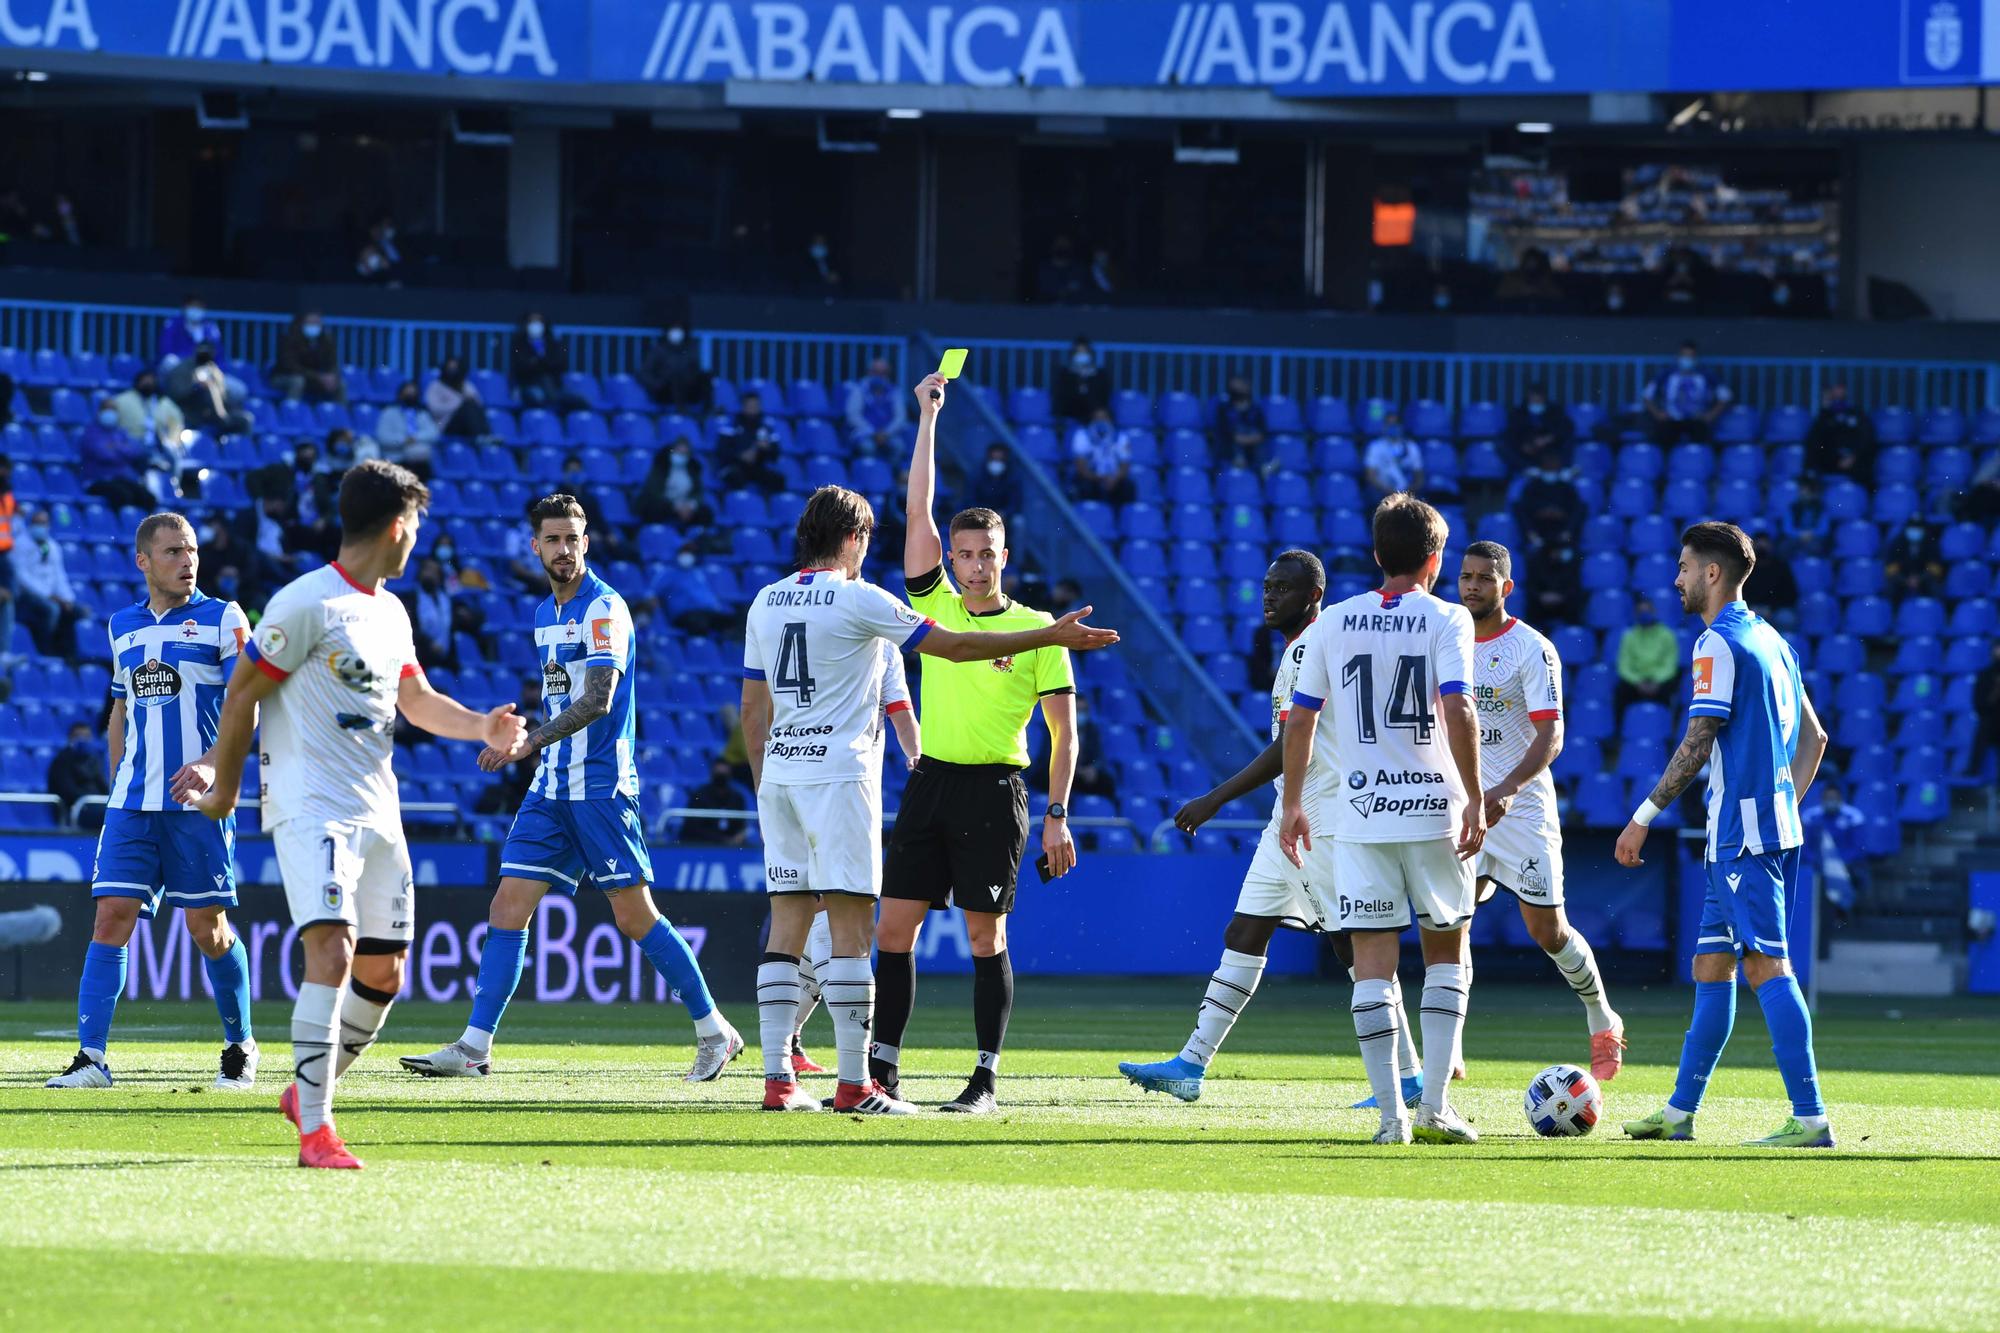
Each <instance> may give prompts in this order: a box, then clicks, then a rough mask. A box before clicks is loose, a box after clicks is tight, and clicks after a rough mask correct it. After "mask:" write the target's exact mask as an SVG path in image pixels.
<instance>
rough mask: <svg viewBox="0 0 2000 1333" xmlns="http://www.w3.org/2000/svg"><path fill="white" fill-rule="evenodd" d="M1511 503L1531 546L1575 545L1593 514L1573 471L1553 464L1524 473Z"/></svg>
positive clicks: (1512, 510) (1510, 508) (1516, 485)
mask: <svg viewBox="0 0 2000 1333" xmlns="http://www.w3.org/2000/svg"><path fill="white" fill-rule="evenodd" d="M1507 507H1508V509H1509V510H1510V511H1511V512H1512V513H1513V515H1514V522H1515V524H1516V525H1517V526H1518V527H1519V528H1520V529H1521V535H1522V536H1523V537H1525V538H1527V541H1528V545H1529V546H1530V547H1531V548H1532V547H1537V546H1575V545H1576V543H1577V541H1578V539H1579V538H1580V536H1581V535H1582V532H1583V521H1584V519H1585V518H1586V517H1588V516H1589V506H1587V505H1586V504H1585V503H1584V500H1583V496H1582V494H1581V493H1580V492H1578V490H1577V489H1576V483H1575V482H1574V481H1572V480H1571V479H1570V474H1569V473H1568V472H1567V471H1558V470H1556V469H1555V468H1552V467H1531V468H1529V469H1528V470H1527V471H1526V472H1525V473H1523V474H1522V475H1521V477H1520V479H1519V480H1517V481H1516V482H1515V483H1514V487H1513V492H1512V494H1510V495H1509V496H1508V497H1507ZM1564 619H1568V617H1564Z"/></svg>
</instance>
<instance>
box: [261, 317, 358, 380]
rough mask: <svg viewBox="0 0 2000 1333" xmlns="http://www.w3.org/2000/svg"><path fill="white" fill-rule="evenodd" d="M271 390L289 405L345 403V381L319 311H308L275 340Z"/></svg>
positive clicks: (293, 321) (296, 318)
mask: <svg viewBox="0 0 2000 1333" xmlns="http://www.w3.org/2000/svg"><path fill="white" fill-rule="evenodd" d="M271 387H272V388H273V389H276V390H277V391H278V393H279V395H280V396H281V397H283V398H284V399H285V400H286V401H288V402H297V401H299V400H301V399H303V400H304V401H306V402H308V403H344V402H346V401H347V381H346V380H345V379H344V378H342V376H341V372H340V350H339V349H338V348H336V347H335V346H334V345H333V339H332V338H331V337H329V336H327V332H326V321H325V320H324V319H323V318H321V316H320V313H319V311H317V310H308V311H306V312H305V313H304V314H301V315H298V316H296V317H295V318H294V319H293V320H292V326H291V327H290V328H288V329H286V330H285V336H284V337H282V338H280V339H279V340H278V364H277V366H276V367H275V368H274V369H273V370H272V372H271Z"/></svg>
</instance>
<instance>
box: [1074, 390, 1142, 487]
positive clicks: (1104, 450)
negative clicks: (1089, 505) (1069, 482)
mask: <svg viewBox="0 0 2000 1333" xmlns="http://www.w3.org/2000/svg"><path fill="white" fill-rule="evenodd" d="M1069 456H1070V466H1071V467H1072V468H1073V469H1074V470H1075V473H1076V494H1077V498H1078V499H1081V500H1105V501H1109V502H1110V503H1112V504H1125V503H1126V502H1128V501H1130V500H1131V499H1132V498H1133V495H1134V491H1133V486H1132V446H1131V444H1130V443H1128V442H1127V441H1126V439H1125V436H1124V435H1123V434H1122V433H1121V432H1120V431H1119V429H1118V428H1117V427H1116V426H1114V425H1112V424H1111V409H1110V408H1107V407H1100V408H1098V409H1097V411H1096V412H1094V413H1092V414H1091V418H1090V422H1089V424H1087V425H1083V426H1078V427H1077V428H1076V430H1075V432H1074V433H1072V434H1071V435H1070V439H1069Z"/></svg>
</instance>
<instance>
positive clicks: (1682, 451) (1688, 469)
mask: <svg viewBox="0 0 2000 1333" xmlns="http://www.w3.org/2000/svg"><path fill="white" fill-rule="evenodd" d="M1667 475H1668V476H1670V477H1692V478H1693V479H1694V480H1696V481H1707V480H1708V479H1709V478H1711V477H1713V476H1714V475H1715V450H1713V449H1711V448H1709V447H1708V446H1707V445H1705V444H1693V443H1688V444H1677V445H1675V446H1674V447H1673V449H1672V450H1671V451H1670V452H1669V453H1668V454H1667Z"/></svg>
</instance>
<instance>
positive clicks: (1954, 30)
mask: <svg viewBox="0 0 2000 1333" xmlns="http://www.w3.org/2000/svg"><path fill="white" fill-rule="evenodd" d="M1964 54H1965V22H1964V20H1962V19H1960V18H1959V16H1958V6H1957V5H1955V4H1953V3H1952V0H1938V2H1937V3H1936V4H1934V5H1932V6H1931V10H1930V15H1929V16H1928V17H1927V18H1925V19H1924V59H1925V60H1926V61H1928V62H1930V67H1931V68H1932V69H1937V70H1946V69H1950V68H1952V66H1954V65H1956V64H1958V61H1959V57H1960V56H1962V55H1964Z"/></svg>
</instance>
